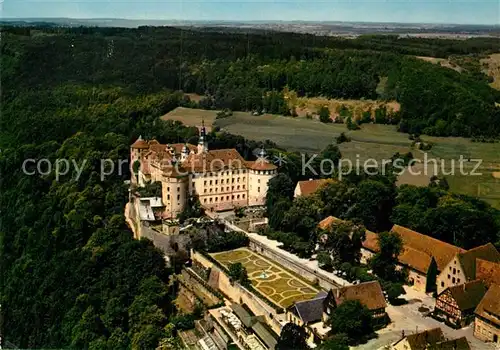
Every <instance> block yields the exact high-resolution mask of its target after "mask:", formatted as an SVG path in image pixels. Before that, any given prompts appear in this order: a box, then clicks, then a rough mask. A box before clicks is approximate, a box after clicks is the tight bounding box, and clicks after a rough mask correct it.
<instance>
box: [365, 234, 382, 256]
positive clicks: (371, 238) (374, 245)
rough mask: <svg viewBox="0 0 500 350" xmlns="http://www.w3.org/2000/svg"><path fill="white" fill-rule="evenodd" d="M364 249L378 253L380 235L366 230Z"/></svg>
mask: <svg viewBox="0 0 500 350" xmlns="http://www.w3.org/2000/svg"><path fill="white" fill-rule="evenodd" d="M363 248H365V249H368V250H370V251H372V252H375V253H376V252H378V251H379V246H378V235H377V234H376V233H375V232H372V231H368V230H366V236H365V240H364V241H363Z"/></svg>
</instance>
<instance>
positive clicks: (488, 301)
mask: <svg viewBox="0 0 500 350" xmlns="http://www.w3.org/2000/svg"><path fill="white" fill-rule="evenodd" d="M475 313H476V315H479V316H481V317H484V318H486V319H487V320H490V321H492V322H494V323H495V324H500V321H499V320H498V318H500V285H498V284H493V285H491V287H490V289H488V291H487V292H486V294H485V296H484V298H483V299H482V300H481V302H480V303H479V305H478V306H477V308H476V311H475ZM491 314H493V315H495V316H496V317H494V316H492V315H491Z"/></svg>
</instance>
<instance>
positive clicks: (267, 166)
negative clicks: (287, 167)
mask: <svg viewBox="0 0 500 350" xmlns="http://www.w3.org/2000/svg"><path fill="white" fill-rule="evenodd" d="M246 166H247V168H249V169H252V170H275V169H277V166H276V165H274V164H272V163H269V162H267V161H259V160H257V161H248V162H246Z"/></svg>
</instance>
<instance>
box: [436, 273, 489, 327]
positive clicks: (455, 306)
mask: <svg viewBox="0 0 500 350" xmlns="http://www.w3.org/2000/svg"><path fill="white" fill-rule="evenodd" d="M486 290H487V287H486V285H485V284H484V283H483V282H482V281H479V280H476V281H471V282H468V283H464V284H462V285H459V286H453V287H449V288H447V289H445V290H444V291H443V292H441V294H439V295H438V297H437V299H436V306H435V308H434V315H435V316H436V317H438V318H441V319H444V320H445V321H446V322H447V323H448V324H450V325H451V326H454V327H456V328H462V327H465V326H466V325H468V324H469V323H471V322H472V321H473V320H474V310H475V308H476V307H477V305H479V303H480V302H481V299H482V298H483V297H484V295H485V294H486Z"/></svg>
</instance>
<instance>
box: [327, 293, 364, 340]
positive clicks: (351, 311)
mask: <svg viewBox="0 0 500 350" xmlns="http://www.w3.org/2000/svg"><path fill="white" fill-rule="evenodd" d="M372 321H373V318H372V315H371V313H370V310H368V308H367V307H366V306H364V305H362V304H361V303H360V302H359V301H358V300H347V301H344V302H343V303H342V304H340V305H339V306H338V307H337V308H335V309H334V310H333V312H332V313H331V315H330V318H329V320H328V323H329V324H330V326H331V327H332V332H333V333H334V334H338V333H344V334H345V335H346V336H347V337H348V338H349V341H350V342H356V341H358V342H359V340H360V339H362V338H364V337H366V336H368V335H370V334H372V333H373V325H372Z"/></svg>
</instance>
